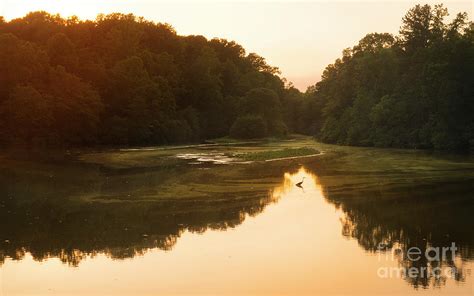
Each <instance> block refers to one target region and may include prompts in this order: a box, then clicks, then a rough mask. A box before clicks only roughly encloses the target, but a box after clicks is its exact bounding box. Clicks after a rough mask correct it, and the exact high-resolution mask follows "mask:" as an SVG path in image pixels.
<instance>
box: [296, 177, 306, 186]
mask: <svg viewBox="0 0 474 296" xmlns="http://www.w3.org/2000/svg"><path fill="white" fill-rule="evenodd" d="M304 178H305V177H303V180H301V182H298V183H296V186H298V187H300V188H303V186H301V185H302V184H303V181H304Z"/></svg>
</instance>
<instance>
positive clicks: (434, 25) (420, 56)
mask: <svg viewBox="0 0 474 296" xmlns="http://www.w3.org/2000/svg"><path fill="white" fill-rule="evenodd" d="M446 15H447V10H446V9H445V8H444V7H443V6H442V5H436V6H434V7H431V6H429V5H424V6H421V5H417V6H415V7H414V8H412V9H410V10H409V11H408V13H407V14H406V16H405V17H404V18H403V23H402V26H401V28H400V34H399V35H398V36H392V35H390V34H387V33H383V34H379V33H372V34H368V35H367V36H366V37H364V38H362V39H361V41H360V42H359V43H358V44H357V45H356V46H354V47H353V48H351V49H347V50H345V51H344V53H343V57H342V58H341V59H338V60H336V62H335V63H334V64H332V65H329V66H328V67H327V68H326V70H325V71H324V73H323V76H322V80H321V81H320V82H318V83H317V84H316V85H315V86H313V87H311V88H309V89H308V91H307V93H306V94H305V96H306V98H307V101H309V102H303V103H300V105H302V106H307V107H304V108H302V109H303V110H302V111H300V112H301V113H300V114H301V117H303V118H305V121H306V123H304V124H303V125H302V127H300V128H301V129H302V131H303V132H305V133H311V134H313V135H315V136H316V137H317V138H319V139H320V140H322V141H325V142H329V143H337V144H344V145H362V146H379V147H401V148H435V149H450V150H455V149H469V148H470V147H471V148H472V143H473V142H474V141H473V134H474V132H473V126H474V116H472V114H474V35H473V24H472V23H470V22H468V21H467V15H466V14H465V13H461V14H458V15H457V16H456V17H455V18H454V19H453V20H452V22H451V23H445V22H444V17H445V16H446ZM311 106H312V107H311ZM310 108H311V111H309V110H310ZM307 112H310V114H311V115H312V117H311V116H308V115H307V114H306V113H307ZM300 128H299V127H297V130H298V129H300Z"/></svg>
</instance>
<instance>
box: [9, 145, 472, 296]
mask: <svg viewBox="0 0 474 296" xmlns="http://www.w3.org/2000/svg"><path fill="white" fill-rule="evenodd" d="M273 145H275V147H273V146H272V145H268V144H267V145H264V146H258V145H257V146H255V145H253V146H207V147H206V146H204V147H194V148H193V147H189V148H186V149H157V150H153V149H147V150H129V151H110V152H101V153H87V154H84V153H83V154H81V155H78V156H74V157H73V156H71V157H69V158H67V159H60V160H58V159H55V160H54V161H53V160H50V161H42V162H39V161H31V160H28V161H27V160H21V161H20V160H12V159H11V157H3V158H2V159H1V160H0V163H1V166H0V186H1V187H0V284H1V288H0V295H65V294H67V295H175V294H176V295H177V294H179V295H196V294H198V295H315V294H323V295H327V294H345V295H354V294H360V295H367V294H373V295H380V294H392V295H393V294H395V295H397V294H400V295H402V294H403V295H407V294H413V295H422V294H428V295H431V294H446V295H453V294H455V295H472V294H473V291H474V290H473V278H472V275H471V272H472V268H473V267H474V266H473V260H474V252H473V251H474V233H473V229H474V227H473V226H474V219H473V213H474V195H473V194H472V190H473V189H474V182H473V181H474V161H473V160H472V158H470V157H467V156H446V155H434V154H429V153H426V152H415V151H400V150H378V149H364V148H344V147H335V146H326V145H321V144H315V143H312V142H310V141H304V142H301V143H298V145H304V146H314V147H316V148H318V149H320V150H322V151H324V154H322V155H319V156H316V157H310V158H304V159H292V160H280V161H272V162H263V163H250V164H248V163H247V164H245V163H236V162H235V160H233V159H232V157H231V156H229V153H230V152H235V151H240V152H241V151H253V150H259V149H273V148H280V147H281V146H285V145H295V143H287V144H273ZM303 178H304V181H303V184H302V186H301V187H298V186H296V183H298V182H300V181H302V180H303ZM452 243H454V244H455V246H456V247H457V250H456V251H455V252H453V253H454V254H452V253H450V252H447V253H446V254H445V255H446V256H440V258H432V259H434V260H431V261H430V260H428V259H429V258H427V257H426V256H420V257H421V258H420V259H419V260H416V261H414V260H409V259H408V258H407V256H406V252H407V250H408V249H410V248H417V249H419V250H420V252H422V253H423V254H424V252H425V251H426V250H427V249H428V248H430V247H433V248H438V247H439V248H442V247H449V246H451V245H452ZM433 252H435V251H433ZM430 254H431V255H435V253H430ZM435 268H439V269H438V273H437V274H438V275H439V276H436V274H434V273H432V272H431V271H433V269H435ZM397 270H398V271H400V270H412V271H418V275H417V274H412V275H411V276H409V275H403V274H402V275H400V273H397ZM423 271H425V272H424V273H425V274H424V276H421V275H420V274H421V273H423Z"/></svg>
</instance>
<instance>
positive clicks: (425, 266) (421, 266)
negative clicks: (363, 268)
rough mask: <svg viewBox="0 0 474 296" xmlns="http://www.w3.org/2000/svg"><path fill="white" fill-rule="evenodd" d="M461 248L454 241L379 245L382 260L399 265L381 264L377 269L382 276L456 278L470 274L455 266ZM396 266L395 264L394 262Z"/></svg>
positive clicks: (379, 255) (380, 259)
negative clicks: (438, 243)
mask: <svg viewBox="0 0 474 296" xmlns="http://www.w3.org/2000/svg"><path fill="white" fill-rule="evenodd" d="M457 252H458V247H457V246H456V244H455V243H454V242H452V243H451V245H450V246H449V247H434V246H427V247H425V248H419V247H409V248H407V247H404V246H402V245H390V244H386V243H379V244H378V257H379V258H378V259H379V262H382V261H384V262H397V263H398V264H397V266H382V267H379V268H378V269H377V275H378V276H379V277H380V278H407V279H408V278H410V279H429V278H434V279H441V278H453V279H454V278H456V277H458V276H459V274H465V272H466V271H467V273H468V274H469V273H470V270H460V268H459V267H458V266H457V265H456V260H457V259H459V257H458V256H457ZM392 265H393V264H392Z"/></svg>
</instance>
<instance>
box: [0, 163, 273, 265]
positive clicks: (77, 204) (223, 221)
mask: <svg viewBox="0 0 474 296" xmlns="http://www.w3.org/2000/svg"><path fill="white" fill-rule="evenodd" d="M245 169H246V171H247V173H251V174H252V173H255V171H254V169H252V168H250V167H249V168H245ZM226 171H227V172H228V169H226V168H225V167H215V168H213V169H210V168H202V167H201V168H189V167H186V166H174V167H171V168H164V169H163V168H162V169H156V168H154V169H143V170H137V169H133V170H112V169H110V168H109V169H104V168H100V167H91V166H83V165H77V164H76V165H74V164H72V165H71V164H68V165H64V164H61V165H59V164H56V165H54V164H53V165H52V164H47V165H46V164H42V165H40V164H36V165H35V166H28V168H25V167H20V168H4V169H3V170H2V171H1V172H0V183H1V184H0V265H1V264H2V263H3V262H4V261H5V259H6V258H12V259H14V260H20V259H22V258H23V257H24V256H25V254H26V253H31V255H32V256H33V258H34V259H35V260H39V261H41V260H44V259H46V258H50V257H57V258H60V260H61V261H62V262H64V263H67V264H70V265H73V266H75V265H78V264H79V263H80V261H81V260H82V259H83V258H85V257H87V256H94V255H96V254H100V253H105V254H106V255H107V256H109V257H111V258H115V259H122V258H129V257H133V256H135V255H140V254H143V253H145V252H146V251H147V250H148V249H151V248H159V249H163V250H170V249H171V248H172V247H173V246H174V244H175V243H176V241H177V239H178V238H179V236H180V234H181V233H182V232H183V231H185V230H188V231H191V232H204V231H206V230H207V229H217V230H224V229H227V228H229V227H235V226H237V225H239V224H241V223H242V222H243V221H244V219H245V217H246V216H247V215H250V216H254V215H256V214H258V213H260V212H262V211H263V209H264V207H265V206H266V205H267V204H269V203H271V202H272V201H273V200H274V199H275V198H274V197H272V196H271V194H268V190H269V189H270V188H271V186H270V185H268V184H266V183H265V181H259V182H258V183H259V184H258V185H259V186H257V185H256V184H253V183H254V182H256V181H255V179H249V180H240V179H237V177H236V175H226ZM218 176H220V179H221V180H220V181H219V180H217V181H216V179H219V178H218ZM255 177H256V178H258V176H255ZM280 179H281V178H280ZM214 183H219V186H216V185H214ZM213 186H214V187H213ZM226 189H227V191H224V190H226ZM206 190H207V192H206ZM219 190H220V191H219ZM206 194H207V195H206ZM208 195H209V196H208ZM173 196H174V198H171V197H173Z"/></svg>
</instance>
